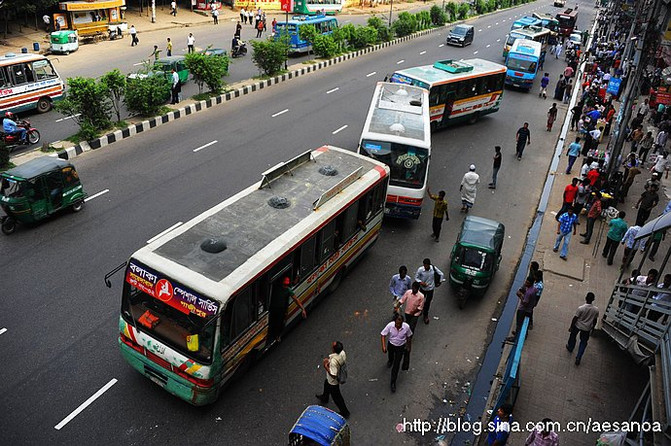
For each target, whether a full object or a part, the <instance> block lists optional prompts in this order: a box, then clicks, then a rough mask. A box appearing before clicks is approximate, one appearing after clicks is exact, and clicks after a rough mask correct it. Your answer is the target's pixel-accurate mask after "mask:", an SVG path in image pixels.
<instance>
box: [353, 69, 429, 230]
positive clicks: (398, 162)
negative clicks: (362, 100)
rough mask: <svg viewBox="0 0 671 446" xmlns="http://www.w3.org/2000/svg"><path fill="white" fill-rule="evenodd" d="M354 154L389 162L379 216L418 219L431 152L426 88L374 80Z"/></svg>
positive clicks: (387, 163)
mask: <svg viewBox="0 0 671 446" xmlns="http://www.w3.org/2000/svg"><path fill="white" fill-rule="evenodd" d="M359 153H361V154H362V155H365V156H367V157H369V158H373V159H375V160H377V161H381V162H383V163H385V164H386V165H387V166H389V169H390V171H391V173H390V177H389V190H388V191H387V205H386V206H385V210H384V213H385V215H387V216H389V217H402V218H413V219H417V218H419V214H420V212H421V210H422V201H423V199H424V194H425V192H426V183H427V180H428V175H429V158H430V157H431V119H430V116H429V92H428V91H427V90H425V89H424V88H420V87H413V86H411V85H401V84H392V83H387V82H378V84H377V86H376V87H375V93H373V100H372V101H371V104H370V109H369V110H368V117H367V118H366V122H365V124H364V127H363V132H362V133H361V139H360V141H359Z"/></svg>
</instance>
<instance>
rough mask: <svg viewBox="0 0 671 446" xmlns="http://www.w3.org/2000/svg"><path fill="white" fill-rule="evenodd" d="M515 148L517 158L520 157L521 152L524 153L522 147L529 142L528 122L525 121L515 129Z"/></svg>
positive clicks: (519, 158)
mask: <svg viewBox="0 0 671 446" xmlns="http://www.w3.org/2000/svg"><path fill="white" fill-rule="evenodd" d="M515 141H516V143H515V148H516V151H517V153H516V154H517V159H518V160H521V159H522V153H524V148H525V147H526V146H527V144H531V132H530V131H529V123H528V122H525V123H524V125H523V126H522V127H520V129H519V130H518V131H517V134H516V135H515Z"/></svg>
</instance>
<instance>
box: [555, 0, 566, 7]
mask: <svg viewBox="0 0 671 446" xmlns="http://www.w3.org/2000/svg"><path fill="white" fill-rule="evenodd" d="M554 5H555V6H556V7H558V8H563V7H564V6H566V0H554Z"/></svg>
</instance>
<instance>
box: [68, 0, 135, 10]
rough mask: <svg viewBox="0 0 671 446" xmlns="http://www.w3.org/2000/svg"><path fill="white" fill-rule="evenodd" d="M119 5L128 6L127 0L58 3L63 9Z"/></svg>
mask: <svg viewBox="0 0 671 446" xmlns="http://www.w3.org/2000/svg"><path fill="white" fill-rule="evenodd" d="M119 6H126V0H101V1H95V2H87V1H72V2H60V3H59V4H58V8H59V9H60V10H62V11H95V10H96V9H109V8H118V7H119Z"/></svg>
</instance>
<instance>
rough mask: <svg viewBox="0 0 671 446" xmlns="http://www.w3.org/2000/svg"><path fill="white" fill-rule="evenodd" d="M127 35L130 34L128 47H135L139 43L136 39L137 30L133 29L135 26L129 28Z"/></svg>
mask: <svg viewBox="0 0 671 446" xmlns="http://www.w3.org/2000/svg"><path fill="white" fill-rule="evenodd" d="M128 34H130V46H135V45H137V44H138V43H140V41H139V40H138V38H137V30H136V29H135V25H131V26H130V29H129V30H128Z"/></svg>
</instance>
